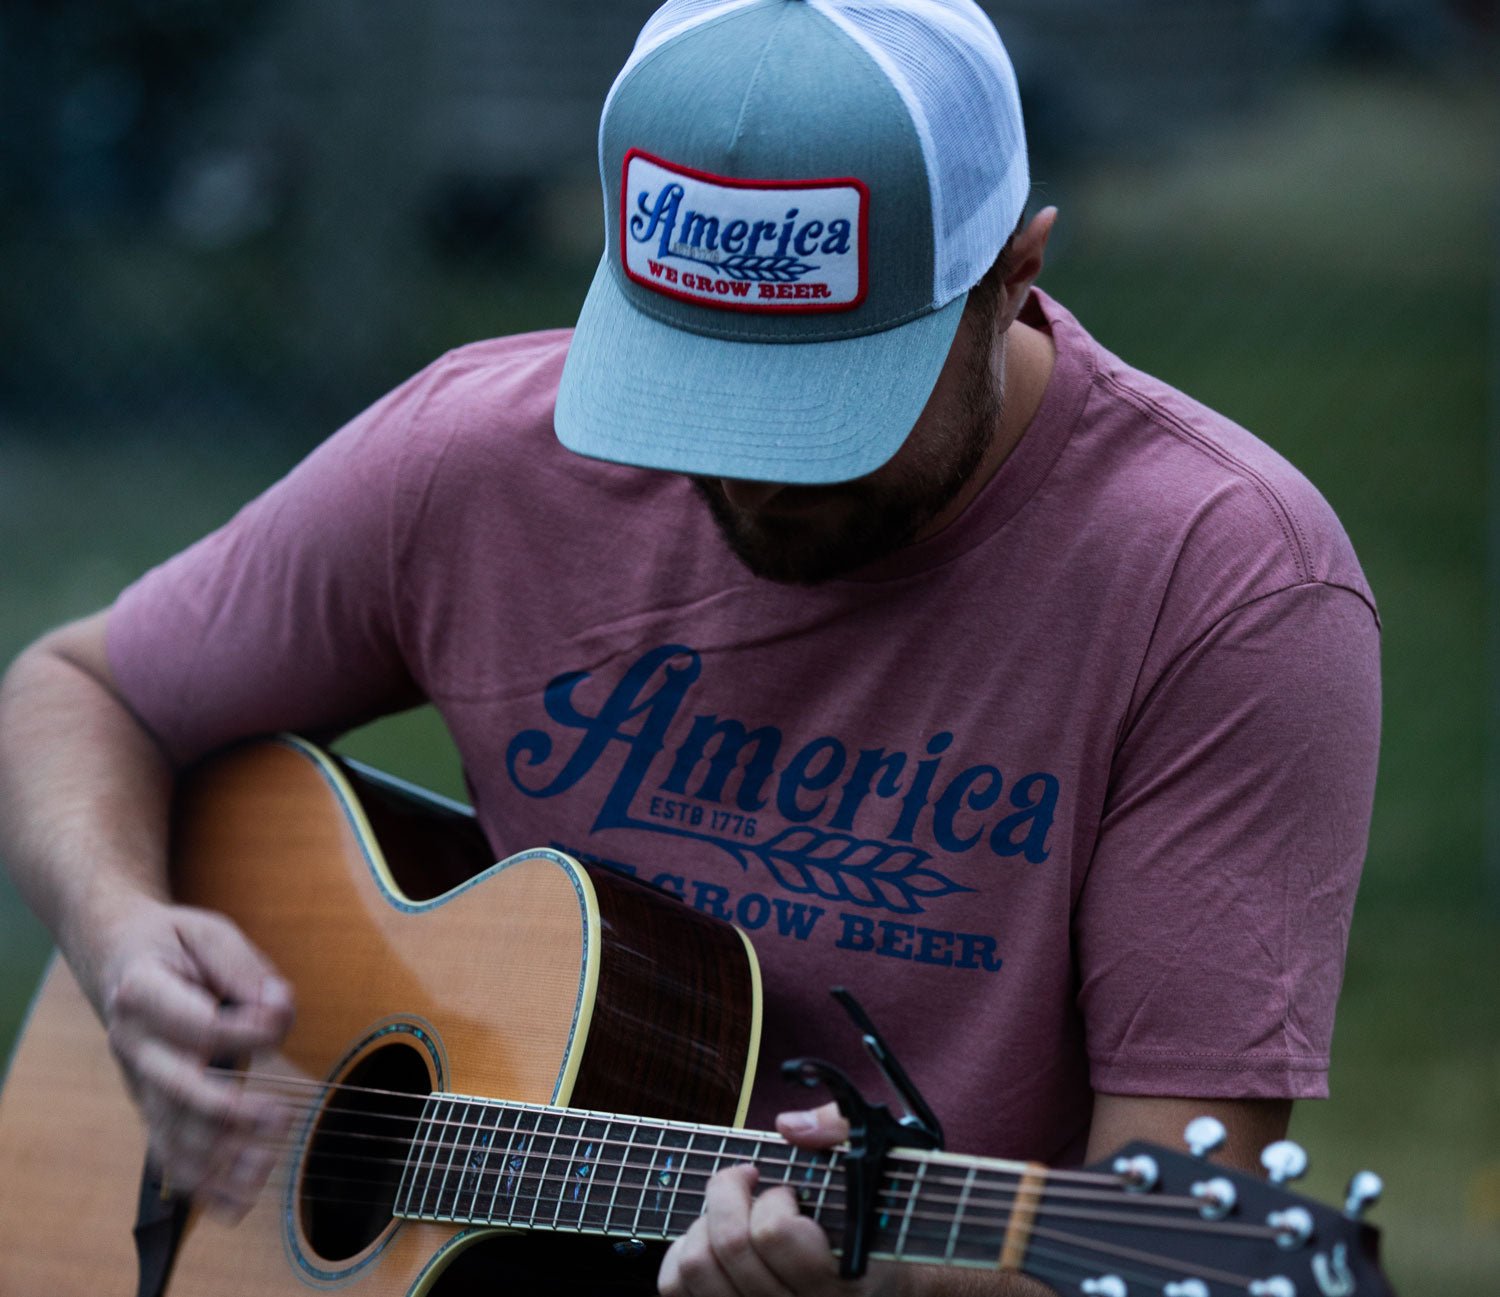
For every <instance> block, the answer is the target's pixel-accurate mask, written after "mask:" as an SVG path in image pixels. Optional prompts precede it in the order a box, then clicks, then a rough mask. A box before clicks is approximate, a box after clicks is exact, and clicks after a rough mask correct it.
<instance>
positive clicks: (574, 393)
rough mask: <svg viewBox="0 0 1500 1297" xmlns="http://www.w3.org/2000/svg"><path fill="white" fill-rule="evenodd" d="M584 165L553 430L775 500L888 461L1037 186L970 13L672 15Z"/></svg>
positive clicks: (1002, 58)
mask: <svg viewBox="0 0 1500 1297" xmlns="http://www.w3.org/2000/svg"><path fill="white" fill-rule="evenodd" d="M599 168H600V175H601V178H602V180H603V186H604V217H605V220H604V224H605V249H604V255H603V258H602V259H601V261H600V264H599V267H598V270H597V272H596V273H595V276H594V280H593V284H592V286H591V287H590V289H589V293H588V297H587V299H586V300H585V302H584V305H583V309H582V311H581V313H580V315H579V319H578V325H577V329H576V332H575V334H574V337H573V341H572V344H571V347H570V349H569V353H568V357H567V361H566V364H565V366H564V369H563V375H562V383H561V387H560V388H559V391H558V399H557V409H556V429H557V434H558V437H559V438H560V439H561V441H562V443H563V444H564V445H565V446H567V447H568V448H569V449H571V450H574V451H577V452H579V453H580V454H584V455H588V456H592V457H595V458H600V459H607V460H615V461H619V462H622V463H627V464H635V465H640V466H642V467H647V468H659V469H670V470H673V471H676V472H683V473H692V474H700V475H705V476H713V477H734V478H746V479H752V480H758V481H771V482H788V483H821V482H839V481H846V480H849V479H851V478H855V477H860V476H862V475H864V474H866V473H869V472H871V471H873V470H874V469H876V468H878V467H879V466H880V465H881V464H883V463H885V461H886V460H888V459H889V458H890V457H891V456H892V455H893V454H894V453H895V452H896V450H897V449H898V448H899V447H900V445H901V443H902V442H903V441H904V440H905V438H906V436H907V434H908V433H909V432H910V431H911V428H912V425H913V424H914V423H915V422H916V420H917V417H918V415H920V414H921V412H922V408H923V406H924V405H925V404H926V402H927V398H928V396H929V395H930V394H931V391H932V388H933V386H934V384H935V383H936V381H937V377H938V374H939V372H940V371H941V369H942V367H943V362H944V360H945V359H946V357H947V354H948V350H949V348H950V346H951V344H952V341H953V337H954V334H955V332H956V330H957V328H958V321H959V317H960V315H961V313H962V311H963V306H964V302H965V301H966V300H967V296H968V291H969V289H971V288H972V287H973V286H974V285H975V284H976V283H977V282H978V281H979V279H980V278H981V277H982V276H983V274H984V272H985V271H986V270H988V269H989V267H990V265H991V263H992V262H993V261H994V260H995V258H996V257H997V256H998V255H999V253H1000V252H1001V250H1002V249H1003V248H1004V246H1005V243H1006V241H1007V239H1008V238H1009V237H1010V235H1011V233H1012V231H1013V230H1014V229H1015V226H1016V223H1017V221H1018V220H1019V219H1020V216H1021V213H1022V210H1023V209H1024V206H1025V202H1026V195H1027V190H1028V185H1029V181H1028V175H1027V162H1026V146H1025V137H1024V133H1023V129H1022V123H1021V105H1020V97H1019V94H1018V92H1017V88H1016V79H1015V73H1014V71H1013V70H1012V68H1011V64H1010V60H1009V58H1008V56H1007V55H1006V52H1005V48H1004V46H1003V45H1002V44H1001V41H1000V37H999V35H998V34H997V33H996V31H995V28H994V26H993V24H992V23H991V22H990V20H989V18H988V17H987V16H986V15H985V13H984V12H983V10H981V9H980V8H979V7H978V6H977V5H976V4H974V3H973V2H972V0H669V3H667V4H665V5H663V6H662V7H661V8H660V9H659V10H658V11H657V12H656V13H655V14H654V15H653V16H652V18H651V19H650V20H649V21H648V22H647V24H646V26H645V27H644V28H643V29H642V31H641V34H640V36H639V38H638V39H637V42H636V45H635V49H634V51H633V52H632V54H631V55H630V58H629V60H628V61H627V62H626V64H625V67H624V68H623V70H622V71H621V72H620V74H619V76H618V77H617V78H616V80H615V83H614V86H613V87H612V88H611V90H610V92H609V96H608V98H607V99H606V100H605V104H604V111H603V115H602V117H601V120H600V125H599Z"/></svg>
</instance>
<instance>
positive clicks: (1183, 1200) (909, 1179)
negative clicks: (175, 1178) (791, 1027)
mask: <svg viewBox="0 0 1500 1297" xmlns="http://www.w3.org/2000/svg"><path fill="white" fill-rule="evenodd" d="M309 1111H317V1109H315V1108H314V1109H310V1110H309ZM325 1111H329V1110H325ZM331 1111H335V1112H341V1113H355V1114H358V1115H361V1116H364V1115H369V1114H366V1113H363V1112H362V1111H361V1110H359V1109H351V1108H342V1109H331ZM381 1115H388V1114H381ZM403 1120H406V1121H408V1122H409V1124H410V1125H411V1126H412V1128H413V1133H412V1134H409V1135H408V1134H389V1135H379V1134H372V1133H370V1132H367V1131H354V1130H337V1131H329V1132H327V1133H326V1134H325V1135H324V1136H323V1137H322V1138H323V1139H324V1140H325V1141H326V1142H328V1143H332V1142H335V1141H358V1142H360V1143H364V1144H395V1145H398V1146H399V1147H401V1148H406V1149H410V1148H411V1146H412V1145H414V1144H417V1143H420V1144H422V1146H423V1149H422V1155H424V1156H429V1155H430V1156H433V1157H434V1160H433V1161H431V1162H422V1161H418V1162H410V1159H409V1156H402V1157H382V1156H379V1155H378V1154H373V1153H356V1152H344V1151H341V1152H338V1153H331V1152H329V1151H327V1150H326V1149H325V1150H324V1151H322V1152H321V1153H320V1154H319V1155H318V1158H319V1160H320V1162H327V1161H338V1162H341V1163H347V1164H362V1165H366V1166H392V1167H395V1166H399V1167H403V1168H409V1169H410V1170H411V1171H413V1172H432V1171H438V1170H441V1169H444V1168H451V1166H452V1158H451V1155H452V1154H453V1153H456V1152H459V1151H462V1152H464V1153H466V1154H467V1155H469V1157H479V1156H481V1155H484V1156H486V1158H488V1156H490V1155H492V1154H493V1151H494V1150H495V1149H497V1148H498V1145H495V1144H487V1145H477V1144H475V1143H474V1142H473V1141H469V1142H464V1141H463V1140H460V1139H454V1140H452V1141H451V1142H443V1141H442V1140H434V1139H429V1138H425V1137H424V1138H421V1139H418V1138H417V1137H416V1135H415V1130H416V1128H417V1127H418V1126H420V1127H421V1128H422V1129H423V1130H430V1129H431V1128H432V1127H433V1126H438V1125H444V1124H448V1125H450V1126H452V1127H455V1128H458V1129H463V1130H476V1129H477V1130H482V1131H484V1133H486V1134H517V1133H520V1134H526V1135H530V1136H539V1137H541V1138H545V1139H552V1140H553V1144H554V1147H553V1148H549V1149H548V1150H547V1151H546V1153H545V1154H543V1155H541V1156H542V1158H543V1160H544V1161H545V1162H548V1163H550V1162H555V1161H558V1160H559V1159H565V1160H569V1161H572V1160H575V1159H574V1158H573V1157H572V1156H571V1155H570V1154H569V1153H568V1152H567V1150H566V1149H564V1150H563V1151H561V1152H559V1151H557V1150H556V1148H555V1144H556V1141H557V1139H559V1138H566V1139H567V1140H569V1141H570V1142H571V1143H574V1144H588V1145H591V1146H595V1147H603V1146H614V1147H618V1148H621V1149H630V1148H635V1149H638V1150H640V1151H642V1152H648V1153H651V1154H653V1155H654V1154H656V1153H657V1152H662V1151H664V1152H674V1153H682V1154H684V1155H685V1157H687V1158H694V1159H698V1160H700V1161H701V1160H706V1159H712V1161H713V1166H712V1167H709V1168H705V1167H696V1166H691V1165H688V1164H687V1163H686V1161H685V1162H684V1164H683V1165H682V1166H680V1167H679V1168H677V1169H676V1171H675V1172H674V1174H677V1175H680V1176H702V1177H704V1178H707V1177H709V1176H712V1175H714V1174H715V1173H716V1172H717V1171H719V1170H721V1169H722V1168H724V1167H726V1166H734V1165H739V1164H742V1163H745V1162H749V1163H751V1164H752V1165H754V1166H756V1167H757V1168H759V1169H762V1170H765V1169H768V1168H786V1169H787V1170H790V1171H792V1172H793V1173H794V1176H793V1178H792V1179H788V1180H784V1181H774V1182H773V1183H776V1184H785V1185H786V1186H787V1187H788V1188H792V1189H808V1188H810V1181H809V1179H808V1172H809V1171H812V1172H816V1171H817V1170H819V1169H820V1168H818V1167H816V1166H814V1165H813V1164H812V1163H811V1162H809V1163H808V1164H807V1165H806V1166H802V1165H799V1164H798V1163H797V1162H796V1161H795V1160H794V1159H792V1158H786V1159H782V1158H776V1157H765V1158H760V1157H754V1156H752V1155H746V1156H743V1157H742V1156H740V1155H739V1154H738V1153H736V1152H731V1151H728V1150H723V1151H714V1152H709V1151H707V1150H704V1149H695V1148H689V1147H674V1146H671V1145H662V1146H660V1147H658V1146H656V1145H647V1144H631V1142H630V1141H628V1140H621V1139H608V1138H602V1137H590V1136H586V1135H581V1134H572V1133H564V1132H562V1131H546V1130H541V1129H529V1130H528V1129H526V1128H523V1127H504V1126H498V1127H490V1126H485V1127H475V1126H472V1125H467V1124H465V1123H460V1122H453V1123H442V1122H428V1121H426V1120H423V1119H420V1118H416V1117H413V1118H405V1119H403ZM261 1146H262V1147H269V1148H273V1149H274V1150H275V1151H278V1152H282V1153H290V1152H295V1151H297V1150H298V1149H301V1148H303V1147H305V1146H306V1141H305V1140H303V1139H301V1138H290V1139H288V1140H286V1141H283V1142H280V1143H275V1144H263V1145H261ZM823 1151H824V1150H812V1153H813V1154H814V1155H816V1154H817V1153H820V1152H823ZM444 1154H449V1155H450V1156H449V1158H448V1159H447V1160H446V1161H445V1160H444V1159H443V1155H444ZM537 1155H538V1153H537V1150H536V1149H535V1148H534V1147H532V1148H523V1149H518V1150H515V1151H512V1149H511V1148H510V1147H509V1146H507V1147H506V1148H505V1150H504V1151H503V1152H502V1154H501V1157H502V1160H505V1159H513V1158H515V1157H523V1158H530V1157H533V1156H537ZM891 1156H892V1157H899V1156H900V1153H899V1151H896V1150H893V1151H892V1153H891ZM586 1160H587V1164H588V1165H589V1166H592V1167H595V1168H604V1169H609V1170H612V1169H617V1168H618V1169H620V1170H637V1171H640V1172H642V1173H643V1174H645V1173H649V1172H650V1171H652V1170H654V1160H648V1161H647V1162H632V1161H629V1160H622V1161H618V1162H616V1161H610V1160H608V1159H605V1158H600V1157H597V1156H595V1157H590V1158H587V1159H586ZM799 1172H800V1174H796V1173H799ZM503 1173H504V1171H503V1168H495V1169H490V1168H489V1167H488V1166H487V1165H486V1167H484V1168H481V1169H478V1170H476V1169H475V1168H474V1167H473V1166H471V1165H470V1164H469V1163H468V1162H467V1161H466V1162H465V1163H464V1174H478V1175H481V1176H490V1175H497V1174H503ZM992 1174H996V1173H992ZM998 1174H1009V1173H998ZM345 1178H346V1179H347V1180H349V1181H350V1182H352V1181H353V1179H354V1177H353V1175H352V1174H351V1175H350V1176H348V1177H345ZM919 1181H920V1185H921V1188H922V1189H923V1190H927V1189H930V1188H933V1187H934V1186H936V1187H938V1188H941V1187H945V1186H946V1187H950V1188H956V1189H960V1190H961V1189H962V1187H963V1185H964V1183H965V1179H964V1178H963V1177H960V1178H950V1177H944V1176H941V1175H937V1174H934V1173H932V1171H931V1170H930V1167H929V1169H927V1170H926V1171H925V1172H923V1173H922V1174H921V1175H920V1176H919V1174H918V1172H917V1171H903V1170H901V1169H899V1167H894V1166H893V1167H891V1168H890V1169H888V1170H887V1171H886V1172H885V1173H884V1177H883V1184H885V1185H888V1186H889V1191H890V1192H893V1193H894V1192H897V1191H899V1190H900V1189H901V1188H902V1187H903V1186H904V1185H911V1186H913V1187H916V1186H917V1185H918V1183H919ZM1019 1183H1020V1178H1019V1177H1017V1178H1016V1181H1015V1184H1016V1185H1018V1184H1019ZM833 1184H838V1185H839V1186H840V1187H842V1184H843V1181H842V1180H837V1181H830V1186H832V1185H833ZM1013 1187H1014V1186H1013V1185H1011V1184H1003V1183H1002V1184H985V1183H979V1184H975V1185H973V1186H972V1188H971V1191H970V1192H969V1193H968V1194H967V1195H965V1196H966V1197H967V1198H968V1200H969V1201H974V1199H975V1195H976V1194H983V1193H989V1192H995V1193H1003V1192H1006V1191H1007V1190H1009V1189H1011V1188H1013ZM1048 1194H1049V1196H1051V1197H1052V1198H1054V1199H1067V1200H1069V1201H1072V1202H1093V1203H1106V1204H1107V1203H1118V1202H1120V1201H1122V1200H1121V1197H1120V1190H1119V1189H1118V1188H1117V1189H1115V1190H1114V1191H1110V1192H1103V1191H1099V1190H1091V1189H1070V1188H1066V1187H1063V1186H1055V1187H1054V1186H1051V1185H1049V1187H1048ZM923 1197H924V1199H925V1200H927V1201H931V1202H934V1203H955V1204H956V1203H958V1202H959V1201H961V1199H960V1198H957V1197H944V1196H943V1195H942V1194H941V1193H924V1195H923ZM1131 1203H1132V1206H1135V1205H1136V1203H1135V1200H1131ZM1139 1205H1140V1206H1141V1207H1143V1208H1150V1209H1151V1210H1153V1211H1160V1210H1162V1209H1172V1210H1187V1211H1192V1212H1194V1213H1197V1212H1199V1211H1201V1209H1202V1205H1203V1204H1202V1202H1201V1201H1200V1200H1199V1199H1197V1198H1191V1197H1187V1196H1183V1195H1170V1194H1157V1195H1153V1196H1152V1197H1149V1198H1141V1199H1140V1200H1139ZM1248 1228H1249V1229H1250V1230H1252V1231H1253V1232H1254V1233H1255V1235H1256V1236H1257V1237H1269V1236H1271V1235H1273V1234H1274V1233H1275V1231H1274V1230H1272V1229H1271V1228H1270V1227H1266V1226H1252V1227H1248Z"/></svg>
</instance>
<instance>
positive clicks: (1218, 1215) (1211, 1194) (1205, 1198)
mask: <svg viewBox="0 0 1500 1297" xmlns="http://www.w3.org/2000/svg"><path fill="white" fill-rule="evenodd" d="M1192 1194H1193V1197H1194V1198H1196V1199H1197V1200H1198V1203H1199V1206H1198V1214H1199V1215H1200V1216H1202V1217H1203V1219H1204V1220H1223V1219H1224V1217H1225V1216H1227V1215H1229V1213H1230V1212H1232V1211H1233V1210H1234V1205H1235V1203H1236V1202H1238V1201H1239V1195H1238V1194H1237V1193H1235V1191H1234V1185H1233V1184H1231V1183H1230V1182H1229V1181H1228V1180H1226V1179H1225V1178H1224V1177H1223V1176H1222V1175H1216V1176H1215V1177H1214V1178H1213V1179H1212V1180H1200V1181H1198V1183H1197V1184H1195V1185H1194V1186H1193V1188H1192Z"/></svg>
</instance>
